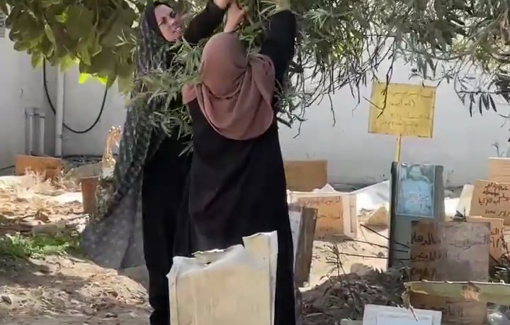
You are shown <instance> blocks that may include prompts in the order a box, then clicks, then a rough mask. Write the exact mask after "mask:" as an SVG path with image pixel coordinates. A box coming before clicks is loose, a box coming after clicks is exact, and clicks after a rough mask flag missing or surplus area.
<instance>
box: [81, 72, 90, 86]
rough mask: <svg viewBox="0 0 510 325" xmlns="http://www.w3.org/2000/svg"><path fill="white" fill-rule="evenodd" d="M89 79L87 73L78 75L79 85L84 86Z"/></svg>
mask: <svg viewBox="0 0 510 325" xmlns="http://www.w3.org/2000/svg"><path fill="white" fill-rule="evenodd" d="M89 78H90V74H88V73H80V83H81V84H84V83H86V82H87V80H88V79H89Z"/></svg>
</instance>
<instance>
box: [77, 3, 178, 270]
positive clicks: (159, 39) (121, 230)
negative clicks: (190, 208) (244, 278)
mask: <svg viewBox="0 0 510 325" xmlns="http://www.w3.org/2000/svg"><path fill="white" fill-rule="evenodd" d="M154 5H158V3H154V4H153V5H149V6H148V7H147V9H146V13H145V15H143V16H142V17H141V19H140V27H139V38H138V44H137V49H136V50H137V51H136V70H135V73H136V77H139V76H142V75H144V74H147V73H150V72H151V71H153V70H154V69H158V68H169V65H170V60H171V56H172V53H168V51H165V50H164V49H165V45H166V44H167V42H166V40H165V39H164V38H163V36H162V35H161V32H160V30H159V27H158V26H157V23H156V22H155V19H156V18H155V16H154ZM138 79H139V78H135V80H138ZM143 91H144V87H143V84H142V83H141V82H135V88H134V90H133V92H132V94H131V97H132V98H133V99H135V98H139V97H140V96H139V95H140V94H141V93H143ZM164 104H165V101H158V100H157V99H156V100H151V101H150V103H147V101H145V102H144V101H143V99H140V100H136V99H135V100H134V101H133V104H132V106H131V107H129V108H128V111H127V116H126V122H125V123H124V129H123V132H122V139H121V142H120V148H119V156H118V158H117V161H116V164H115V169H114V172H113V178H112V177H110V178H109V179H101V181H100V185H99V186H98V188H97V192H96V202H97V210H96V213H95V214H94V216H93V220H91V222H90V223H89V224H88V225H87V227H86V228H85V230H84V231H83V233H82V240H81V247H82V249H83V250H84V251H85V253H86V254H87V255H88V256H89V258H91V259H92V260H93V261H94V262H95V263H97V264H99V265H101V266H103V267H107V268H114V269H123V268H128V267H133V266H138V265H141V264H143V263H144V258H143V234H142V225H141V223H142V216H141V186H142V182H143V168H144V166H145V164H146V162H147V161H149V160H150V159H151V157H152V156H153V155H154V154H155V153H156V152H157V150H158V149H159V147H160V145H161V143H162V142H163V140H164V139H165V137H166V135H164V133H163V132H157V130H155V127H154V126H153V124H152V123H151V113H152V112H154V111H156V110H158V109H161V105H164Z"/></svg>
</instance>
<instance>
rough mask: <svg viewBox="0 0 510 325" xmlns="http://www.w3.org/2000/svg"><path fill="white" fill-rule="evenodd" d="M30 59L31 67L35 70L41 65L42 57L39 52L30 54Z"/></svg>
mask: <svg viewBox="0 0 510 325" xmlns="http://www.w3.org/2000/svg"><path fill="white" fill-rule="evenodd" d="M31 59H32V67H34V68H37V67H39V66H40V65H41V64H42V62H43V59H44V57H43V55H42V54H41V52H34V53H32V58H31Z"/></svg>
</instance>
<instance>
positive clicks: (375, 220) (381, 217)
mask: <svg viewBox="0 0 510 325" xmlns="http://www.w3.org/2000/svg"><path fill="white" fill-rule="evenodd" d="M389 222H390V215H389V213H388V210H387V209H386V207H385V206H384V205H381V206H380V207H379V208H378V209H377V210H374V211H372V213H370V215H369V216H368V219H367V221H366V222H365V224H366V225H367V226H369V227H370V226H371V227H386V228H387V227H388V226H389Z"/></svg>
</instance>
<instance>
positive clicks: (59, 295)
mask: <svg viewBox="0 0 510 325" xmlns="http://www.w3.org/2000/svg"><path fill="white" fill-rule="evenodd" d="M2 182H3V181H2ZM2 182H0V236H4V235H8V234H9V233H11V232H22V233H23V232H26V233H28V235H30V233H32V234H34V233H36V232H39V231H42V232H48V231H53V230H56V231H58V230H59V229H61V228H62V227H67V228H69V227H71V228H73V227H76V228H78V227H79V226H80V225H82V224H83V222H84V220H83V211H82V210H81V203H79V202H76V201H72V200H71V201H70V202H67V203H65V202H64V203H62V202H58V200H57V201H55V200H54V198H55V197H57V196H58V195H61V194H62V193H63V192H64V191H63V189H56V188H54V187H52V186H49V185H48V184H42V183H41V182H40V181H39V180H37V179H35V178H34V177H29V176H27V177H25V178H23V179H21V181H20V180H19V179H17V180H15V181H13V183H12V184H10V183H9V182H7V183H5V182H4V183H2ZM76 194H78V193H76ZM387 235H388V234H387V230H381V231H379V234H374V233H372V232H370V231H367V230H366V229H365V228H362V227H361V228H359V231H358V238H357V239H356V240H355V241H353V240H345V239H343V240H342V239H338V240H335V241H333V242H331V241H330V242H325V241H315V243H314V256H313V261H312V270H311V275H310V283H309V285H308V286H307V287H305V288H303V297H304V300H305V299H306V296H307V295H308V296H310V295H312V296H313V295H314V294H315V295H319V296H320V295H323V292H324V286H322V287H321V288H320V289H318V288H317V287H316V286H317V285H319V284H321V283H324V282H325V281H328V277H330V276H338V275H341V274H343V273H351V272H354V273H357V274H362V273H364V272H366V270H367V267H366V266H368V268H378V269H384V268H385V266H386V256H387V251H388V250H387V248H386V247H387V239H385V238H384V237H385V236H387ZM368 243H371V244H368ZM332 247H337V248H338V252H340V256H339V257H340V259H341V261H342V267H341V269H338V268H336V266H335V265H333V264H331V262H332V261H333V260H335V259H336V258H337V257H338V256H335V255H334V254H333V253H332V251H333V250H334V249H332ZM122 274H124V275H119V274H118V273H117V272H116V271H114V270H107V269H103V268H100V267H98V266H96V265H94V264H93V263H91V262H90V261H87V260H85V259H83V258H78V257H72V256H49V257H48V256H47V257H44V258H39V259H27V260H13V259H6V258H5V259H2V258H1V257H0V324H5V325H28V324H37V325H59V324H62V325H99V324H101V325H110V324H112V325H113V324H123V325H135V324H137V325H141V324H148V315H149V312H150V307H149V306H148V303H147V293H146V291H145V288H144V285H146V280H147V279H146V271H145V270H144V269H143V268H138V269H135V270H127V271H126V272H123V273H122ZM126 275H127V276H126ZM128 276H129V277H128ZM363 290H365V289H363ZM314 291H317V293H314ZM338 295H341V294H338ZM335 304H336V302H335ZM317 308H318V307H317V306H315V307H313V308H312V310H313V311H316V310H319V314H320V313H322V311H320V308H319V309H317ZM336 309H338V307H336ZM314 313H315V314H318V313H317V312H314ZM315 314H314V315H315ZM314 315H312V316H313V317H316V315H315V316H314ZM308 316H309V315H307V316H306V317H308ZM335 317H336V316H335ZM338 321H339V319H338ZM304 324H307V322H306V321H304ZM310 324H311V323H310ZM313 324H321V325H326V324H327V325H329V324H334V323H327V322H321V321H318V322H313Z"/></svg>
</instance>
